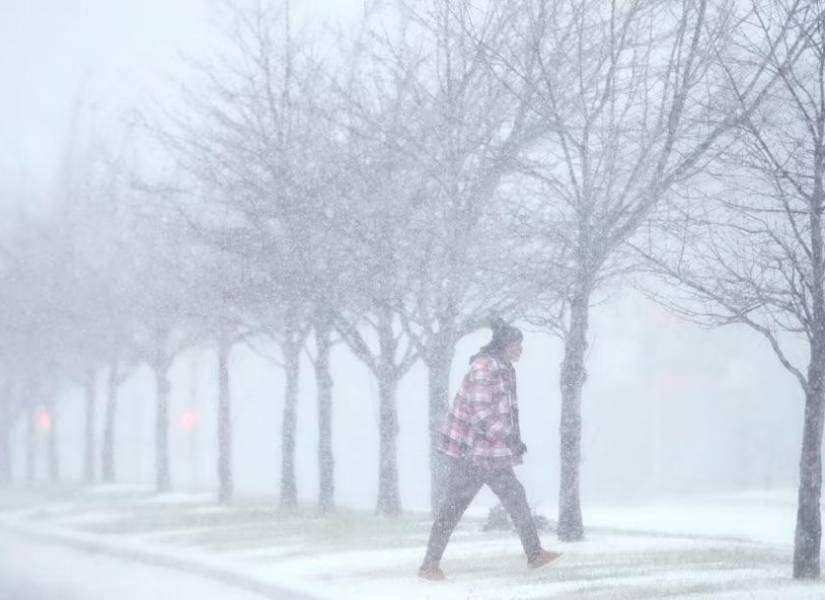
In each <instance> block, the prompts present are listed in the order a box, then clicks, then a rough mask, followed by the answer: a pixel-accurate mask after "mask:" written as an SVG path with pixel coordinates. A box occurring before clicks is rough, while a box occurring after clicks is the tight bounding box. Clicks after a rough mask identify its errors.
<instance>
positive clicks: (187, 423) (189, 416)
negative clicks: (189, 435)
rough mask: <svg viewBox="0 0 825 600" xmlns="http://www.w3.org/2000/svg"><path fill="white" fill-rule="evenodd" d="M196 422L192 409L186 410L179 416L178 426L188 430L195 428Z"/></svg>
mask: <svg viewBox="0 0 825 600" xmlns="http://www.w3.org/2000/svg"><path fill="white" fill-rule="evenodd" d="M197 424H198V417H197V415H196V414H195V411H193V410H186V411H184V412H183V414H182V415H181V417H180V426H181V427H182V428H183V430H184V431H186V432H189V431H192V430H194V429H195V426H196V425H197Z"/></svg>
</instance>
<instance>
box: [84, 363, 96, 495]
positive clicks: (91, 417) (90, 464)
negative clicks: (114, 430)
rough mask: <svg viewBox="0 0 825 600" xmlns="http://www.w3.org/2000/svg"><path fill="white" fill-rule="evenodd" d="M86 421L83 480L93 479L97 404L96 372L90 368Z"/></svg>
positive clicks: (89, 482)
mask: <svg viewBox="0 0 825 600" xmlns="http://www.w3.org/2000/svg"><path fill="white" fill-rule="evenodd" d="M85 387H86V422H85V452H84V455H83V480H84V481H85V482H86V483H87V484H92V483H94V481H95V409H96V405H97V372H96V371H95V370H94V369H90V370H89V372H88V373H87V375H86V386H85Z"/></svg>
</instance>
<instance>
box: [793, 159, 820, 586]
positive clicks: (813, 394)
mask: <svg viewBox="0 0 825 600" xmlns="http://www.w3.org/2000/svg"><path fill="white" fill-rule="evenodd" d="M815 158H816V160H815V165H816V167H815V168H816V170H815V172H814V193H813V198H812V200H811V207H810V209H811V210H810V211H809V219H810V235H811V266H812V269H811V278H812V285H811V290H812V293H811V296H812V298H811V304H812V312H813V323H812V331H811V360H810V364H809V365H808V385H807V389H806V390H805V423H804V425H803V429H802V455H801V456H800V459H799V505H798V507H797V513H796V531H795V534H794V554H793V576H794V578H798V579H802V578H804V579H809V578H815V577H819V572H820V566H819V553H820V545H821V542H822V516H821V513H820V506H819V503H820V498H821V497H822V425H823V400H824V399H823V376H825V290H824V289H823V285H824V284H825V281H823V280H825V272H823V271H825V264H823V251H822V244H823V240H822V215H821V211H822V206H823V203H824V200H825V199H824V198H823V195H824V194H823V167H822V165H823V158H825V157H823V154H822V150H821V148H818V149H817V152H816V157H815Z"/></svg>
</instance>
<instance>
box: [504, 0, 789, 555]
mask: <svg viewBox="0 0 825 600" xmlns="http://www.w3.org/2000/svg"><path fill="white" fill-rule="evenodd" d="M517 5H519V6H522V8H523V10H522V11H521V13H520V14H521V15H522V19H523V21H522V22H521V24H520V25H519V27H520V28H521V27H523V28H524V31H525V32H526V34H525V35H527V36H528V38H529V39H530V40H531V45H530V53H531V55H532V56H534V57H535V60H536V61H537V63H538V64H537V66H536V67H535V72H536V78H535V89H534V92H533V94H534V96H533V100H532V102H531V106H532V108H533V110H535V111H536V113H537V114H539V115H540V116H541V118H542V119H543V120H544V121H545V122H546V125H547V129H548V130H549V131H550V132H551V133H550V134H549V135H548V136H547V137H546V138H545V140H544V141H543V142H542V143H540V144H537V145H535V146H534V147H533V149H532V150H531V151H530V152H529V153H528V154H527V155H526V157H525V160H524V171H525V172H526V173H527V174H529V175H530V176H532V177H534V178H536V179H537V180H538V181H540V182H541V183H542V184H543V185H544V186H545V190H546V192H545V194H546V198H547V201H546V202H544V203H542V204H541V205H539V206H537V211H536V212H535V213H534V217H533V222H534V223H535V224H536V225H538V226H541V227H546V228H547V232H548V234H547V235H548V240H549V242H550V243H553V244H556V243H559V242H560V243H561V244H563V246H564V247H565V248H566V253H567V256H568V269H569V271H570V273H571V284H570V285H569V287H568V289H567V291H566V292H565V294H564V297H563V300H562V302H561V307H560V308H559V309H558V310H557V311H553V312H549V313H548V312H544V313H543V314H541V315H539V317H540V318H539V319H538V320H539V321H543V322H544V323H545V324H547V325H548V326H550V327H551V328H552V329H553V330H554V331H555V332H556V333H558V334H559V335H560V337H561V339H562V340H563V342H564V359H563V361H562V364H561V371H560V385H561V396H562V408H561V483H560V498H559V528H558V533H559V537H560V539H562V540H579V539H581V538H582V536H583V532H584V529H583V523H582V515H581V502H580V497H579V488H580V485H579V469H580V461H581V430H582V420H581V401H582V389H583V386H584V382H585V379H586V369H585V357H586V355H587V346H588V342H587V338H588V330H589V322H590V308H591V306H592V305H593V303H594V301H597V300H598V296H599V293H600V292H601V291H602V290H604V289H605V286H606V285H608V284H609V283H610V282H611V281H615V280H616V279H617V277H618V276H620V275H622V274H623V273H625V272H626V271H627V269H628V268H629V267H632V265H633V262H632V260H630V261H629V260H627V259H626V256H627V255H626V252H624V251H623V245H624V243H625V242H626V240H627V239H628V238H629V237H630V236H632V235H633V234H634V233H635V232H636V231H637V230H638V228H639V227H640V225H641V224H642V223H643V222H644V220H645V218H646V217H647V216H648V215H649V213H650V211H651V210H652V208H653V207H654V206H655V205H656V204H657V203H658V202H659V201H661V200H662V198H663V197H665V196H666V195H667V193H668V191H669V190H670V189H671V188H672V187H673V186H674V185H675V184H676V183H678V182H680V181H682V180H684V179H686V178H687V177H689V176H691V175H693V174H694V173H695V172H696V171H697V170H700V169H701V167H702V166H703V162H702V161H703V160H704V159H706V158H707V157H708V152H709V150H710V149H712V148H713V147H714V144H715V143H717V142H719V141H720V140H722V139H723V136H724V135H725V134H726V133H727V132H729V131H730V129H731V128H732V127H733V126H735V125H736V124H737V123H739V122H741V120H742V119H743V118H746V117H747V116H748V115H750V114H751V112H752V110H753V108H754V106H756V104H757V103H758V102H759V101H760V100H761V99H762V98H763V97H764V96H765V94H766V92H767V90H768V89H769V87H770V85H771V84H772V83H773V82H774V81H775V79H776V77H775V76H774V75H772V74H771V73H769V72H767V71H766V64H765V61H764V60H763V61H761V62H760V61H751V62H746V61H745V60H744V59H745V58H746V57H745V56H744V54H746V52H744V51H743V50H742V47H743V45H747V46H748V47H750V46H751V45H752V39H753V36H754V35H758V36H760V40H761V41H762V46H763V47H768V48H770V49H771V52H770V53H769V56H770V60H772V61H774V62H777V61H778V63H779V64H789V63H790V61H791V60H792V59H793V58H794V57H795V56H796V54H797V52H798V48H799V42H798V41H794V40H791V41H790V42H788V40H789V37H788V35H789V28H788V22H789V18H790V17H786V18H785V19H784V20H783V19H779V20H777V21H772V22H771V24H770V26H769V27H768V29H767V31H765V32H764V34H763V32H762V31H761V29H760V27H759V23H760V20H759V19H760V17H762V16H763V14H762V12H761V10H762V9H761V8H759V5H758V4H756V3H755V4H754V6H753V7H744V8H743V7H742V6H741V5H740V4H735V3H726V2H722V3H718V2H713V1H711V0H695V1H693V0H690V1H686V2H682V3H679V4H673V3H661V2H654V1H647V0H634V1H631V2H604V3H600V2H580V1H572V0H571V1H565V2H549V1H548V0H536V1H530V2H525V3H517ZM794 6H797V7H798V6H801V3H794ZM765 10H768V9H765ZM788 14H791V13H788ZM502 60H504V61H508V62H509V63H510V66H511V68H512V69H513V70H515V71H516V72H517V73H524V76H525V77H527V76H528V74H527V73H525V72H524V69H523V67H522V66H521V65H522V64H523V63H525V62H526V61H525V60H524V59H523V60H522V61H520V62H515V61H512V60H508V58H507V57H506V56H505V57H503V58H502ZM734 62H736V66H735V68H734V67H733V66H732V65H733V64H734ZM733 89H736V90H737V91H738V92H739V95H738V97H737V94H736V93H734V92H733V91H732V90H733ZM548 268H552V266H550V265H548Z"/></svg>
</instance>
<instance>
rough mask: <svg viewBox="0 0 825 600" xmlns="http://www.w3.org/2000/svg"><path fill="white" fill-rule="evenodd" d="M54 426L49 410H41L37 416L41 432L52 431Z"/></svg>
mask: <svg viewBox="0 0 825 600" xmlns="http://www.w3.org/2000/svg"><path fill="white" fill-rule="evenodd" d="M52 425H53V423H52V415H51V414H50V413H49V411H47V410H41V411H40V413H39V414H38V415H37V426H38V427H39V428H40V430H41V431H51V430H52Z"/></svg>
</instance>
